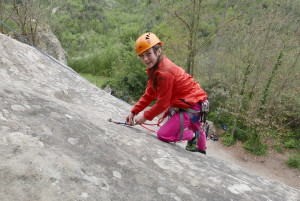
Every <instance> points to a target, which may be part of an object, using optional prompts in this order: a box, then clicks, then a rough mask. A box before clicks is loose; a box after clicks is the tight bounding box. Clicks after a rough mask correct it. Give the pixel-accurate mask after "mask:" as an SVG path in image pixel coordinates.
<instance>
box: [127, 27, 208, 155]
mask: <svg viewBox="0 0 300 201" xmlns="http://www.w3.org/2000/svg"><path fill="white" fill-rule="evenodd" d="M135 49H136V53H137V55H138V56H139V57H140V58H141V60H142V62H143V63H144V64H145V65H146V67H147V73H148V84H147V88H146V90H145V93H144V94H143V95H142V96H141V98H140V99H139V101H138V102H137V103H136V104H135V105H134V107H133V108H132V109H131V113H130V114H129V115H128V116H127V117H126V123H127V124H130V125H133V124H134V123H137V124H143V123H144V122H145V121H146V120H149V121H151V120H152V119H153V118H154V117H156V116H157V115H159V114H161V113H162V112H164V111H170V108H176V111H177V112H176V113H175V114H174V115H173V116H172V117H171V118H170V119H168V121H167V122H166V123H165V124H164V125H162V126H161V127H160V129H159V130H158V132H157V138H158V139H160V140H162V141H165V142H176V141H179V140H188V143H187V146H186V150H188V151H199V152H201V153H204V154H206V151H205V149H206V136H205V132H203V133H204V135H203V133H202V132H200V121H201V117H202V111H201V103H203V102H204V101H206V100H207V95H206V93H205V91H204V90H203V89H201V88H200V85H199V84H198V83H197V82H195V81H194V79H193V77H192V76H191V75H189V74H188V73H186V72H185V71H184V70H183V69H182V68H180V67H178V66H177V65H176V64H174V63H173V62H172V61H170V60H169V59H168V58H167V57H166V56H165V55H164V53H163V51H162V42H161V41H160V40H159V38H158V37H157V36H156V35H155V34H153V33H151V32H149V33H145V34H143V35H141V36H140V37H139V38H138V39H137V40H136V44H135ZM155 100H156V103H155V104H154V105H153V106H152V107H151V108H150V109H149V110H148V111H145V112H144V113H143V114H142V115H138V114H139V113H140V112H142V111H143V110H144V109H145V108H146V107H147V106H149V105H150V103H151V102H153V101H155ZM165 114H167V112H166V113H165ZM137 115H138V116H137Z"/></svg>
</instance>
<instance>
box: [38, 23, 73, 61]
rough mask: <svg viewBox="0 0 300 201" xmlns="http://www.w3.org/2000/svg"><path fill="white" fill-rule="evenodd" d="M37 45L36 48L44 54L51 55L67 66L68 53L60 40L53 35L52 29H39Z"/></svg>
mask: <svg viewBox="0 0 300 201" xmlns="http://www.w3.org/2000/svg"><path fill="white" fill-rule="evenodd" d="M36 43H37V44H36V46H37V47H38V48H39V49H41V50H42V51H43V52H45V53H47V54H49V55H51V56H52V57H54V58H55V59H57V60H58V61H60V62H62V63H63V64H67V58H66V52H65V51H64V49H63V47H62V45H61V43H60V42H59V40H58V39H57V38H56V36H55V35H54V34H53V33H52V31H51V29H50V27H47V26H45V27H43V28H42V27H40V28H39V31H38V35H37V41H36Z"/></svg>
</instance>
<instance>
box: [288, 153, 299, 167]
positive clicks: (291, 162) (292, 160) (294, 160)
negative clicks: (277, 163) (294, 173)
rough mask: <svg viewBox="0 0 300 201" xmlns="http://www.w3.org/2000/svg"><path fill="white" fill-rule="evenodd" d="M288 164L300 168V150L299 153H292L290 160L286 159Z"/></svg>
mask: <svg viewBox="0 0 300 201" xmlns="http://www.w3.org/2000/svg"><path fill="white" fill-rule="evenodd" d="M286 164H287V165H288V166H289V167H292V168H297V169H299V170H300V151H298V153H296V154H294V155H291V156H290V157H289V158H288V160H287V161H286Z"/></svg>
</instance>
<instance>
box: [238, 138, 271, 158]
mask: <svg viewBox="0 0 300 201" xmlns="http://www.w3.org/2000/svg"><path fill="white" fill-rule="evenodd" d="M243 147H244V149H245V150H247V151H248V152H250V153H252V154H254V155H257V156H261V155H267V154H268V146H267V145H266V144H265V143H263V142H262V141H261V139H260V136H259V135H258V134H256V133H254V134H252V135H250V137H249V139H248V140H247V141H246V142H245V143H244V145H243Z"/></svg>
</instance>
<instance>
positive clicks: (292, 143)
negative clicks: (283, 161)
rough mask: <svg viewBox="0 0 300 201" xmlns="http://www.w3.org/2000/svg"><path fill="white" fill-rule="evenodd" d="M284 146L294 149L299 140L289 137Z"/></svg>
mask: <svg viewBox="0 0 300 201" xmlns="http://www.w3.org/2000/svg"><path fill="white" fill-rule="evenodd" d="M283 146H284V147H285V148H289V149H294V148H296V147H297V141H296V140H295V139H287V140H286V141H285V142H283Z"/></svg>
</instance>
